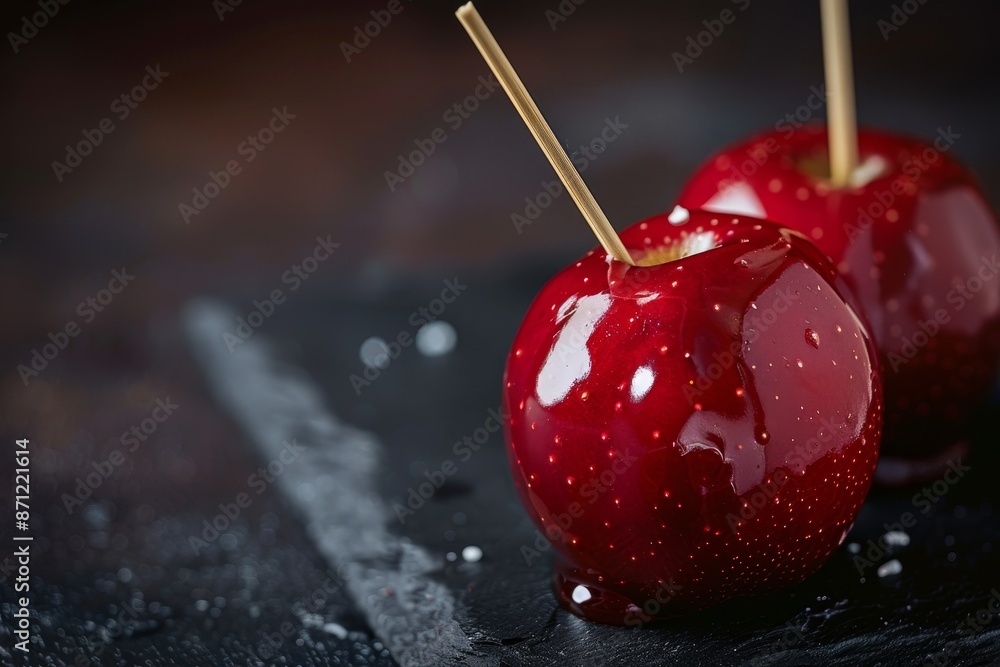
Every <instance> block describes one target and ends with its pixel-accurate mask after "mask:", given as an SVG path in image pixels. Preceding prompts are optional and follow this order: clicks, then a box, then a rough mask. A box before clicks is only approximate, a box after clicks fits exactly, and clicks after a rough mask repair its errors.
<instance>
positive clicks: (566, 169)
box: [455, 2, 635, 266]
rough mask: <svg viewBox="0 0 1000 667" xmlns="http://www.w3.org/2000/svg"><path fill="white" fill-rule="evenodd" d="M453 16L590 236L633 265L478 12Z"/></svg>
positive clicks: (464, 10) (472, 9)
mask: <svg viewBox="0 0 1000 667" xmlns="http://www.w3.org/2000/svg"><path fill="white" fill-rule="evenodd" d="M455 15H456V16H457V17H458V20H459V21H461V22H462V25H463V26H464V27H465V30H466V31H467V32H468V33H469V37H471V38H472V41H473V42H474V43H475V45H476V47H477V48H478V49H479V53H481V54H482V56H483V58H484V59H485V60H486V63H487V64H488V65H489V66H490V69H491V70H493V74H495V75H496V77H497V80H498V81H499V82H500V85H502V86H503V89H504V90H505V91H506V92H507V96H508V97H510V101H511V102H513V103H514V107H515V108H516V109H517V112H518V113H519V114H521V119H522V120H524V123H525V124H526V125H527V126H528V129H529V130H531V134H532V136H534V137H535V141H537V142H538V146H539V147H540V148H541V149H542V152H543V153H545V157H547V158H548V160H549V164H551V165H552V168H553V169H555V170H556V175H558V176H559V180H561V181H562V182H563V185H565V186H566V190H567V191H568V192H569V194H570V196H571V197H572V198H573V201H574V202H576V205H577V207H579V209H580V213H582V214H583V217H584V218H586V220H587V222H588V223H589V224H590V228H591V229H592V230H594V234H596V235H597V240H598V241H600V242H601V245H602V246H603V247H604V250H605V251H607V253H608V254H609V255H611V256H612V257H614V258H615V259H617V260H618V261H620V262H625V263H626V264H631V265H633V266H634V265H635V262H633V261H632V258H631V257H630V256H629V254H628V250H626V249H625V246H624V245H623V244H622V241H621V239H620V238H618V234H617V233H615V230H614V227H612V226H611V223H610V222H609V221H608V218H607V216H606V215H604V211H602V210H601V207H600V206H599V205H598V204H597V201H596V200H595V199H594V195H592V194H591V192H590V190H589V189H588V188H587V184H586V183H584V182H583V178H582V177H581V176H580V174H579V173H578V172H577V171H576V169H574V168H573V163H572V162H571V161H570V159H569V156H568V155H566V151H565V150H563V147H562V145H561V144H560V143H559V140H558V139H556V135H554V134H553V133H552V128H550V127H549V124H548V123H546V122H545V118H543V117H542V112H541V111H539V110H538V107H537V106H535V102H534V100H532V99H531V95H529V94H528V91H527V89H525V87H524V84H523V83H522V82H521V79H520V77H518V76H517V73H516V72H515V71H514V68H513V66H511V64H510V61H509V60H507V56H506V55H504V52H503V50H501V48H500V45H499V44H497V40H496V39H495V38H494V37H493V33H491V32H490V29H489V28H487V27H486V23H484V22H483V18H482V17H481V16H480V15H479V12H477V11H476V8H475V7H474V6H473V5H472V3H471V2H470V3H468V4H465V5H463V6H462V7H460V8H459V9H458V11H457V12H455Z"/></svg>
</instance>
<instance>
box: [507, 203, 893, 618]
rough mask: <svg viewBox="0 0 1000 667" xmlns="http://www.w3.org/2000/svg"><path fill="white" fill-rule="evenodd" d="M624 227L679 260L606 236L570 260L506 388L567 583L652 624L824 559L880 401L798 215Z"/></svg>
mask: <svg viewBox="0 0 1000 667" xmlns="http://www.w3.org/2000/svg"><path fill="white" fill-rule="evenodd" d="M621 238H622V241H623V242H624V244H625V246H626V247H627V248H628V249H629V251H630V252H631V253H632V256H633V257H635V258H637V259H640V261H642V258H643V257H645V258H646V259H647V261H653V260H656V261H660V262H665V263H660V264H658V265H655V266H649V267H628V266H626V265H624V264H622V263H619V262H617V261H614V260H611V259H610V258H608V257H607V255H605V254H604V253H603V252H599V251H596V250H595V251H592V252H590V253H589V254H587V255H586V256H585V257H583V258H582V259H581V260H580V261H579V262H577V263H575V264H574V265H572V266H570V267H569V268H567V269H565V270H564V271H562V272H561V273H560V274H558V275H557V276H556V277H555V278H554V279H553V280H552V281H550V282H549V283H548V284H547V285H546V286H545V287H544V288H543V289H542V291H541V293H540V294H539V295H538V297H537V298H536V299H535V301H534V303H533V304H532V306H531V308H530V309H529V311H528V313H527V315H526V316H525V319H524V322H523V324H522V325H521V329H520V331H519V332H518V334H517V337H516V339H515V342H514V345H513V349H512V350H511V354H510V357H509V359H508V363H507V370H506V373H505V380H504V402H505V407H506V409H507V410H508V414H509V415H510V420H509V422H508V423H507V424H506V434H507V440H508V453H509V458H510V463H511V467H512V469H513V473H514V480H515V484H516V486H517V488H518V490H519V492H520V494H521V497H522V500H523V501H524V503H525V506H526V507H527V508H528V512H529V514H530V515H531V517H532V519H533V520H534V521H535V523H536V525H537V527H538V528H539V530H540V532H542V533H543V534H546V535H547V536H548V538H549V540H550V541H551V543H552V545H553V547H554V550H555V552H556V568H557V572H556V577H555V579H556V583H555V587H556V594H557V597H558V598H559V599H560V601H561V602H562V603H563V604H564V605H565V606H567V607H568V608H569V609H571V610H572V611H573V612H575V613H577V614H579V615H582V616H584V617H586V618H589V619H591V620H595V621H599V622H603V623H611V624H620V625H638V624H642V623H644V622H646V621H649V620H653V619H662V618H669V617H671V616H676V615H679V614H683V613H686V612H690V611H693V610H697V609H701V608H704V607H707V606H710V605H712V604H716V603H718V602H721V601H723V600H726V599H728V598H730V597H733V596H738V595H749V594H753V593H757V592H762V591H768V590H772V589H775V588H780V587H782V586H786V585H788V584H792V583H795V582H798V581H800V580H802V579H803V578H804V577H806V576H807V575H809V574H810V573H812V572H814V571H815V570H817V569H818V568H819V567H820V565H821V564H822V563H823V561H824V560H825V559H826V558H827V557H828V556H829V555H830V553H831V552H832V551H833V550H834V549H835V548H836V547H837V545H838V544H840V542H841V541H842V540H843V539H844V536H845V535H846V533H847V530H848V529H849V528H850V526H851V524H852V522H853V521H854V518H855V516H856V514H857V512H858V509H859V508H860V506H861V503H862V501H863V500H864V498H865V495H866V493H867V491H868V488H869V485H870V483H871V478H872V474H873V472H874V469H875V464H876V460H877V454H878V444H879V439H880V434H881V423H882V405H881V385H880V381H879V379H878V373H877V367H876V366H877V361H876V358H875V354H874V347H873V345H872V343H871V341H870V340H869V339H868V335H867V333H866V328H865V326H863V325H862V323H861V322H860V320H859V319H858V317H857V316H856V315H855V313H854V311H853V310H852V309H851V308H850V307H849V306H848V305H847V304H846V303H845V301H844V298H843V296H842V291H841V286H840V283H839V282H838V280H839V279H838V277H837V273H836V270H835V269H834V267H833V266H832V265H831V264H830V263H829V262H828V261H827V260H826V259H825V258H824V257H823V256H822V254H821V253H820V252H819V251H817V250H816V249H815V247H813V246H812V245H811V244H810V243H808V242H807V241H805V240H804V239H802V238H801V237H800V236H798V235H797V234H795V233H794V232H791V231H789V230H786V229H781V228H778V227H776V226H774V225H771V224H768V223H762V222H760V221H757V220H753V219H748V218H744V217H742V216H737V217H734V216H731V215H729V216H722V215H716V214H710V213H704V212H700V211H692V212H690V213H688V212H687V211H684V210H683V209H679V208H678V209H675V211H674V212H673V213H672V214H671V215H670V216H669V217H668V216H667V215H661V216H657V217H654V218H651V219H649V220H647V221H645V222H643V223H640V224H637V225H634V226H632V227H631V228H629V229H627V230H626V231H625V232H623V233H622V234H621ZM691 253H695V254H691ZM526 548H527V549H528V553H526V556H525V557H526V558H529V557H530V555H531V554H530V550H531V548H532V547H530V546H529V547H526Z"/></svg>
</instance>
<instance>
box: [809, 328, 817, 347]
mask: <svg viewBox="0 0 1000 667" xmlns="http://www.w3.org/2000/svg"><path fill="white" fill-rule="evenodd" d="M806 342H807V343H809V344H810V345H812V346H813V347H814V348H816V349H817V350H818V349H819V334H818V333H816V332H815V331H813V330H812V329H806Z"/></svg>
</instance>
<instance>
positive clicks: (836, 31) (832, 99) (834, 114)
mask: <svg viewBox="0 0 1000 667" xmlns="http://www.w3.org/2000/svg"><path fill="white" fill-rule="evenodd" d="M820 13H821V14H822V20H823V61H824V65H825V69H826V88H827V90H828V91H829V93H828V98H827V99H828V100H829V103H828V104H829V106H828V112H827V121H828V122H827V125H828V126H829V140H830V180H831V181H832V182H833V185H834V187H838V188H841V187H845V186H847V185H849V184H850V182H851V175H852V174H853V173H854V170H855V168H857V166H858V126H857V119H856V116H855V114H856V109H855V102H854V69H853V64H852V62H851V27H850V23H849V21H848V12H847V0H820Z"/></svg>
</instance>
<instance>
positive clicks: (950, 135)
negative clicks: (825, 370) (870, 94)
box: [680, 125, 1000, 483]
mask: <svg viewBox="0 0 1000 667" xmlns="http://www.w3.org/2000/svg"><path fill="white" fill-rule="evenodd" d="M960 137H961V135H959V134H956V133H954V132H953V131H952V130H951V128H947V129H942V130H940V131H939V134H938V136H937V137H935V138H934V139H933V140H932V142H930V143H926V142H923V141H918V140H916V139H910V138H906V137H902V136H896V135H891V134H886V133H882V132H871V131H862V132H861V133H860V136H859V148H860V166H859V168H858V170H857V171H856V174H855V176H856V178H855V183H854V185H852V186H851V187H848V188H843V189H834V188H832V187H831V186H830V184H829V181H828V178H827V174H826V171H825V170H826V169H827V165H828V163H829V160H828V151H827V132H826V128H825V127H824V126H821V125H820V126H812V127H806V128H803V129H800V130H798V131H792V130H791V128H788V129H787V130H785V131H784V132H775V133H771V134H763V135H760V136H757V137H754V138H751V139H749V140H747V141H745V142H743V143H742V144H739V145H736V146H733V147H730V148H728V149H726V150H724V151H723V152H721V153H720V154H718V155H717V156H716V157H714V158H712V159H710V160H709V161H708V162H707V163H706V164H705V165H704V166H703V167H702V168H701V169H700V170H699V171H697V172H696V173H695V174H694V176H693V177H692V178H691V180H690V181H689V182H688V184H687V185H686V187H685V188H684V190H683V192H682V194H681V197H680V204H681V205H682V206H686V207H698V208H705V209H710V210H715V211H719V212H726V213H739V214H748V215H755V216H758V217H762V218H767V219H768V220H773V221H775V222H777V223H779V224H782V225H787V226H789V227H792V228H794V229H797V230H799V231H800V232H802V233H803V234H804V235H806V236H808V237H809V238H810V239H811V240H812V241H813V242H814V243H815V244H816V245H817V246H818V247H819V248H820V249H821V250H822V251H823V252H824V253H826V254H827V255H828V256H829V257H830V258H831V259H832V260H833V262H834V264H835V265H836V266H837V268H838V269H839V270H840V272H841V273H842V275H843V276H844V278H845V280H846V282H847V283H848V285H849V287H850V288H851V290H852V291H853V292H854V294H855V295H856V296H857V297H858V299H859V309H860V310H861V311H862V315H863V317H864V318H865V319H866V321H867V322H868V323H869V324H870V325H871V326H872V335H873V337H874V339H875V341H876V344H877V346H878V349H879V352H880V355H881V367H882V369H883V372H884V378H883V382H884V384H885V406H886V414H885V436H884V439H883V446H882V462H881V463H880V466H879V474H878V478H879V480H880V481H885V482H888V483H904V482H907V481H913V480H915V479H919V478H921V477H928V476H932V475H935V474H937V471H938V470H940V469H941V468H942V466H943V465H944V464H945V461H947V459H948V458H951V457H955V456H957V455H960V454H961V452H962V450H963V449H964V443H963V440H964V438H965V437H966V426H967V421H968V418H969V414H970V408H973V407H974V406H976V405H977V404H980V403H981V402H982V401H983V399H984V398H985V397H986V396H987V395H988V391H989V388H990V385H991V381H992V380H993V378H994V377H995V374H996V370H997V361H998V350H1000V278H998V276H997V272H998V271H1000V265H998V260H1000V226H998V224H997V219H996V217H995V216H994V215H993V213H992V212H991V210H990V208H989V206H988V205H987V203H986V201H985V199H984V197H983V195H982V193H981V192H980V190H979V188H978V187H977V185H976V183H975V180H974V178H973V177H972V175H971V174H970V173H969V172H968V171H967V170H966V169H965V168H963V167H962V166H961V165H960V164H959V163H958V162H956V161H955V160H954V159H953V158H952V157H951V151H952V145H953V144H954V143H955V142H956V141H957V140H959V139H960Z"/></svg>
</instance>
